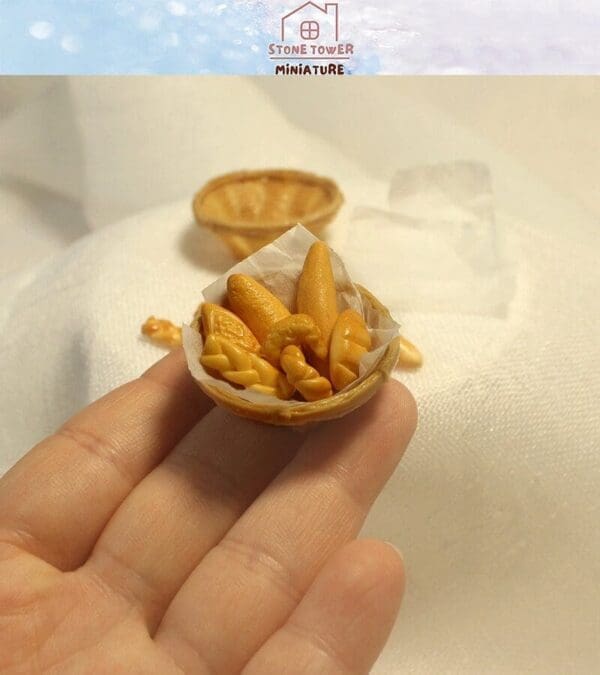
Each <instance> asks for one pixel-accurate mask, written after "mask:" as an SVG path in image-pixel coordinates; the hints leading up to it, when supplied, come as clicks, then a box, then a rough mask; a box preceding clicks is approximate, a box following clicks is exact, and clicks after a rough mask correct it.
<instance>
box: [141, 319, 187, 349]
mask: <svg viewBox="0 0 600 675" xmlns="http://www.w3.org/2000/svg"><path fill="white" fill-rule="evenodd" d="M142 333H143V334H144V335H146V336H147V337H149V338H150V339H151V340H152V341H153V342H158V343H160V344H162V345H164V346H165V347H169V348H171V349H174V348H175V347H181V327H180V326H176V325H175V324H174V323H171V321H169V320H168V319H157V318H156V317H155V316H150V317H148V318H147V319H146V321H145V323H144V324H143V325H142Z"/></svg>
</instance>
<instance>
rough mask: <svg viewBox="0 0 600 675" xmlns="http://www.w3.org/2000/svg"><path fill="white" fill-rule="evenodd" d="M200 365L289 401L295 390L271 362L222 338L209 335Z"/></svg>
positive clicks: (229, 378)
mask: <svg viewBox="0 0 600 675" xmlns="http://www.w3.org/2000/svg"><path fill="white" fill-rule="evenodd" d="M200 363H201V364H202V365H203V366H204V367H205V368H209V369H211V370H216V371H218V372H219V373H220V374H221V375H222V376H223V377H224V378H225V379H226V380H227V381H229V382H232V383H233V384H239V385H241V386H243V387H246V388H248V389H252V390H254V391H259V392H261V393H263V394H269V395H271V396H277V398H281V399H289V398H291V397H292V395H293V393H294V387H293V386H292V385H291V384H290V383H289V382H288V381H287V379H286V378H285V376H284V375H283V373H281V372H280V371H279V370H277V368H275V367H273V366H272V365H271V364H270V363H269V362H268V361H265V360H264V359H262V358H260V356H257V355H256V354H253V353H252V352H248V351H247V350H245V349H243V348H242V347H240V346H239V345H237V344H235V343H234V342H232V341H231V340H228V339H227V338H224V337H221V336H219V335H208V336H207V338H206V340H205V342H204V351H203V352H202V356H201V357H200Z"/></svg>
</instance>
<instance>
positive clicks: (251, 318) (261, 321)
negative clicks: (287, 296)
mask: <svg viewBox="0 0 600 675" xmlns="http://www.w3.org/2000/svg"><path fill="white" fill-rule="evenodd" d="M227 298H228V300H229V305H230V307H231V309H232V310H233V311H234V312H235V313H236V314H237V315H238V316H239V318H240V319H241V320H242V321H243V322H244V323H245V324H246V325H247V326H248V328H249V329H250V330H251V331H252V333H253V334H254V335H255V336H256V338H257V339H258V341H259V342H260V343H261V344H263V343H264V341H265V338H266V337H267V335H268V333H269V331H270V330H271V329H272V328H273V326H274V325H275V324H276V323H277V322H278V321H280V320H281V319H284V318H285V317H287V316H289V315H290V312H289V310H288V309H287V307H286V306H285V305H284V304H283V303H282V302H281V300H279V299H278V298H276V297H275V296H274V295H273V294H272V293H271V292H270V291H269V290H267V289H266V288H265V287H264V286H263V285H262V284H259V283H258V281H256V279H253V278H252V277H249V276H248V275H246V274H232V275H231V276H230V277H229V279H228V280H227Z"/></svg>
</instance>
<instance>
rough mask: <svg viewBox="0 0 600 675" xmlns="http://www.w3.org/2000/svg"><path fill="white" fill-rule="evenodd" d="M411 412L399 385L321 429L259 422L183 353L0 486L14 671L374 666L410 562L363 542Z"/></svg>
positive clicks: (6, 633)
mask: <svg viewBox="0 0 600 675" xmlns="http://www.w3.org/2000/svg"><path fill="white" fill-rule="evenodd" d="M415 424H416V409H415V405H414V401H413V399H412V397H411V396H410V394H409V393H408V392H407V390H406V389H405V388H404V387H403V386H402V385H400V384H398V383H396V382H390V383H388V384H386V385H385V386H384V387H383V388H382V390H381V391H380V392H379V393H378V394H377V396H376V397H375V398H374V399H373V400H372V401H370V402H369V403H367V404H366V405H365V406H363V407H362V408H361V409H360V410H358V411H356V412H354V413H353V414H351V415H349V416H347V417H345V418H343V419H342V420H338V421H334V422H328V423H324V424H322V425H321V426H319V427H318V428H315V429H313V430H311V431H310V432H309V433H299V432H297V431H292V430H288V429H282V428H275V427H270V426H266V425H261V424H256V423H252V422H248V421H246V420H242V419H240V418H237V417H233V416H231V415H230V414H228V413H226V412H225V411H223V410H222V409H218V408H213V407H212V404H211V402H210V401H209V400H208V399H207V398H206V397H204V396H203V395H202V393H201V392H200V391H199V389H198V388H197V387H196V385H195V384H194V383H193V381H192V379H191V377H190V376H189V374H188V372H187V369H186V366H185V362H184V357H183V353H182V351H181V350H178V351H177V352H174V353H173V354H170V355H169V356H167V357H165V358H164V359H162V360H161V361H159V362H158V363H157V364H156V365H155V366H153V367H152V368H151V369H150V370H148V371H147V372H146V373H145V374H144V375H143V376H142V377H141V378H139V379H137V380H134V381H133V382H130V383H128V384H126V385H124V386H122V387H120V388H119V389H116V390H115V391H113V392H111V393H110V394H108V395H107V396H105V397H104V398H102V399H100V400H99V401H97V402H96V403H94V404H92V405H91V406H89V407H88V408H86V409H85V410H83V411H82V412H80V413H78V414H77V415H76V416H75V417H73V418H72V419H71V420H70V421H69V422H67V423H66V424H65V425H64V426H63V427H62V428H61V429H60V430H59V431H58V432H57V433H56V434H54V435H53V436H51V437H49V438H47V439H46V440H44V441H42V442H41V443H40V444H39V445H37V446H36V447H35V448H33V450H31V451H30V452H29V454H28V455H26V456H25V457H24V458H23V459H22V460H21V461H20V462H19V463H18V464H17V465H16V466H14V467H13V468H12V469H11V471H9V472H8V473H7V474H6V475H5V476H4V477H3V478H2V480H0V671H1V672H3V673H4V672H7V673H13V672H14V673H17V672H18V673H22V672H34V673H37V672H42V671H43V672H50V673H61V674H64V673H72V672H77V673H110V674H113V673H128V674H129V673H144V674H145V675H147V674H150V673H160V674H161V675H169V674H170V673H177V672H189V673H201V674H205V673H238V672H241V671H243V672H244V673H245V674H248V675H251V674H252V675H254V674H259V675H271V674H277V675H283V674H285V673H294V674H296V673H298V674H300V673H310V674H311V675H312V674H315V673H340V674H341V673H344V674H346V673H366V672H368V670H369V668H370V667H371V665H372V664H373V662H374V661H375V659H376V658H377V656H378V654H379V652H380V650H381V649H382V647H383V644H384V643H385V640H386V638H387V636H388V634H389V631H390V630H391V627H392V625H393V622H394V619H395V616H396V613H397V611H398V608H399V605H400V600H401V596H402V590H403V585H404V580H403V579H404V577H403V567H402V561H401V558H400V557H399V556H398V554H397V553H396V552H395V551H394V549H393V548H392V547H391V546H388V545H386V544H385V543H383V542H378V541H368V540H358V541H354V538H355V537H356V535H357V533H358V531H359V529H360V527H361V524H362V522H363V520H364V518H365V516H366V514H367V513H368V510H369V508H370V506H371V504H372V503H373V501H374V500H375V498H376V497H377V495H378V493H379V492H380V490H381V489H382V487H383V485H384V483H385V482H386V480H387V479H388V477H389V476H390V474H391V473H392V472H393V470H394V468H395V466H396V464H397V463H398V461H399V460H400V458H401V456H402V454H403V452H404V450H405V448H406V445H407V444H408V441H409V440H410V437H411V435H412V433H413V431H414V428H415Z"/></svg>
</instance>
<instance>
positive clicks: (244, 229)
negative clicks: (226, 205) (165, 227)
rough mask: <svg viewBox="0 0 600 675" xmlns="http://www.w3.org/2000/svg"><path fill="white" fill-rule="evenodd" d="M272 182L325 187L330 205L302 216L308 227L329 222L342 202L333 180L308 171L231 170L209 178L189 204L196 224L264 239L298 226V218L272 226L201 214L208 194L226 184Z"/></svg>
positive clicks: (342, 198)
mask: <svg viewBox="0 0 600 675" xmlns="http://www.w3.org/2000/svg"><path fill="white" fill-rule="evenodd" d="M261 178H266V179H272V180H277V181H289V182H292V181H293V182H301V183H308V184H311V185H316V186H320V187H322V188H324V189H325V190H326V191H327V193H328V195H329V197H330V199H329V202H328V203H327V204H326V205H325V206H322V207H321V208H319V209H315V210H314V211H311V212H310V213H308V214H306V215H305V216H303V217H302V220H301V221H300V223H301V224H302V225H304V226H305V227H309V228H310V226H311V225H312V224H313V223H316V222H319V221H323V220H331V219H332V218H333V217H334V216H335V214H336V213H337V211H338V210H339V208H340V207H341V205H342V204H343V202H344V195H343V194H342V192H341V190H340V188H339V187H338V185H337V183H336V182H335V181H334V180H333V179H332V178H327V177H326V176H318V175H317V174H314V173H311V172H309V171H302V170H300V169H244V170H241V171H232V172H230V173H225V174H222V175H220V176H216V177H215V178H212V179H211V180H209V181H208V182H207V183H205V184H204V185H203V186H202V187H201V188H200V190H198V192H196V194H195V195H194V199H193V201H192V211H193V214H194V218H195V220H196V222H197V223H198V224H199V225H202V226H204V227H208V228H210V229H211V230H215V231H218V232H222V233H226V234H232V233H233V234H238V235H244V236H258V237H261V236H266V235H269V234H273V233H277V232H281V233H283V232H284V231H285V230H288V229H289V228H290V227H294V226H295V225H298V223H299V221H298V219H290V220H288V221H284V222H280V223H272V224H268V223H266V224H258V223H256V222H252V221H247V220H224V219H219V218H214V217H211V216H209V215H208V214H206V213H204V211H203V208H202V207H203V202H204V199H205V198H206V196H207V195H208V194H210V193H211V192H213V191H214V190H215V189H217V188H219V187H221V186H223V185H227V184H228V183H243V182H246V181H248V180H256V179H261Z"/></svg>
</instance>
